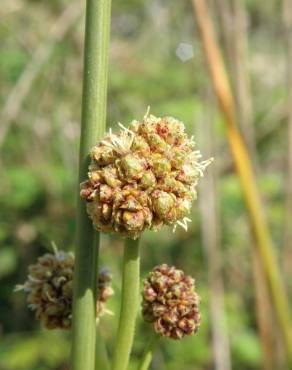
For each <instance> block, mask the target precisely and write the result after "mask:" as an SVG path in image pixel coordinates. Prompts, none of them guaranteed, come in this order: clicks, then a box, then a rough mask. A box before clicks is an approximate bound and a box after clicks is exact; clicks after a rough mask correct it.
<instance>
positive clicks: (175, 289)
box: [142, 264, 200, 339]
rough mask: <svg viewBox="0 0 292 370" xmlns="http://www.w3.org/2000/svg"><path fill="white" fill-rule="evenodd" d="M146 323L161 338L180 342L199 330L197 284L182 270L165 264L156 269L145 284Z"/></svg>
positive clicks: (143, 311) (144, 312) (144, 305)
mask: <svg viewBox="0 0 292 370" xmlns="http://www.w3.org/2000/svg"><path fill="white" fill-rule="evenodd" d="M142 298H143V301H142V314H143V317H144V320H145V321H147V322H150V323H152V324H153V327H154V330H155V331H156V332H157V333H158V334H159V335H161V336H164V337H168V338H172V339H181V338H182V337H183V336H184V335H192V334H194V333H196V332H197V330H198V328H199V326H200V312H199V302H200V298H199V296H198V294H197V293H196V291H195V281H194V279H193V278H192V277H190V276H187V275H185V274H184V272H183V271H182V270H178V269H176V268H175V267H173V266H172V267H169V266H168V265H166V264H163V265H160V266H157V267H155V268H154V269H153V270H152V271H151V272H150V273H149V275H148V276H147V277H146V279H145V280H144V289H143V293H142Z"/></svg>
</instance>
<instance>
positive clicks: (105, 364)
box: [95, 324, 110, 370]
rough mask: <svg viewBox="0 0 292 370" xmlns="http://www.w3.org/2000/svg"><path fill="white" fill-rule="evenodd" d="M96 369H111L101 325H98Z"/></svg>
mask: <svg viewBox="0 0 292 370" xmlns="http://www.w3.org/2000/svg"><path fill="white" fill-rule="evenodd" d="M95 370H110V363H109V359H108V354H107V350H106V346H105V342H104V339H103V338H102V336H101V333H100V329H99V325H98V324H97V325H96V343H95Z"/></svg>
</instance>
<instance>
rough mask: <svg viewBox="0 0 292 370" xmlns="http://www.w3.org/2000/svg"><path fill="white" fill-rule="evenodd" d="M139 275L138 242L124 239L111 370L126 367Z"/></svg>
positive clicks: (133, 330)
mask: <svg viewBox="0 0 292 370" xmlns="http://www.w3.org/2000/svg"><path fill="white" fill-rule="evenodd" d="M139 275H140V256H139V240H131V239H126V241H125V247H124V258H123V281H122V302H121V312H120V320H119V328H118V334H117V343H116V348H115V352H114V358H113V366H112V370H126V369H127V367H128V363H129V358H130V353H131V348H132V344H133V339H134V332H135V321H136V316H137V312H138V305H139V284H140V281H139Z"/></svg>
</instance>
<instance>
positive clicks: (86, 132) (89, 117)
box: [71, 0, 111, 370]
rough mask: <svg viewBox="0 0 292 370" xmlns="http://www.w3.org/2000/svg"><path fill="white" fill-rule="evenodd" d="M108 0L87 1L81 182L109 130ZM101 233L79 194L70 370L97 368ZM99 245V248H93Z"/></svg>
mask: <svg viewBox="0 0 292 370" xmlns="http://www.w3.org/2000/svg"><path fill="white" fill-rule="evenodd" d="M110 9H111V2H110V0H87V5H86V27H85V28H86V29H85V51H84V75H83V98H82V124H81V137H80V157H79V181H78V182H79V183H80V182H82V181H84V180H85V179H86V176H87V170H88V164H89V156H88V154H89V151H90V149H91V148H92V147H93V145H94V144H96V142H98V141H99V140H100V139H101V137H102V135H103V133H104V131H105V120H106V97H107V80H108V48H109V34H110ZM98 245H99V235H98V234H97V233H96V232H94V230H93V227H92V224H91V221H90V220H89V218H88V216H87V213H86V206H85V202H84V201H83V200H81V199H80V197H79V186H78V196H77V213H76V247H75V258H76V262H75V273H74V297H73V301H74V307H73V338H72V339H73V340H72V351H71V364H72V370H94V366H95V341H96V339H95V334H96V333H95V319H96V318H95V316H96V307H95V300H96V299H95V295H96V292H95V290H96V278H97V262H98ZM95 246H96V247H95Z"/></svg>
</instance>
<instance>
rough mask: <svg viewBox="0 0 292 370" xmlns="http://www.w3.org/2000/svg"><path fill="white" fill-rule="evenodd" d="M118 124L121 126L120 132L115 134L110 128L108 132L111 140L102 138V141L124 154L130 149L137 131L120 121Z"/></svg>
mask: <svg viewBox="0 0 292 370" xmlns="http://www.w3.org/2000/svg"><path fill="white" fill-rule="evenodd" d="M118 125H119V126H120V128H121V131H120V134H119V135H116V134H113V132H112V129H111V128H110V129H109V134H108V136H109V139H110V142H109V141H106V140H102V141H101V143H102V144H103V145H106V146H108V147H109V148H111V149H112V150H114V151H115V152H117V153H118V154H121V155H124V154H127V153H128V152H129V151H130V149H131V146H132V144H133V140H134V137H135V133H134V132H133V131H131V130H129V129H128V128H126V127H125V126H123V125H122V124H121V123H120V122H119V123H118Z"/></svg>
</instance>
